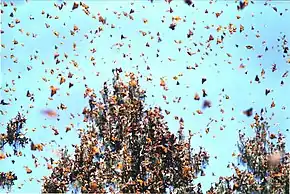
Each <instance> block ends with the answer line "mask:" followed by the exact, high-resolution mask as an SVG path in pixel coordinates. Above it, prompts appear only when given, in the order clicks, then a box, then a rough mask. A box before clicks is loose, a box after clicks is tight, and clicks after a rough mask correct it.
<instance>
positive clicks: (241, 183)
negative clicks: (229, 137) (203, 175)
mask: <svg viewBox="0 0 290 194" xmlns="http://www.w3.org/2000/svg"><path fill="white" fill-rule="evenodd" d="M254 120H255V122H254V123H253V124H252V125H251V127H252V128H254V130H255V136H254V137H252V138H246V137H245V134H244V133H242V132H241V131H240V132H239V139H240V141H239V144H238V147H239V150H240V154H239V160H240V162H241V163H242V164H243V165H245V166H246V167H247V169H246V170H241V169H239V167H238V166H235V165H234V164H233V165H232V166H233V167H234V169H235V174H233V175H232V176H230V177H221V178H220V180H219V182H218V183H216V184H215V185H214V186H212V187H211V189H210V190H209V191H208V193H232V192H234V191H236V192H237V193H261V194H262V193H283V194H284V193H285V194H286V193H289V177H290V174H289V171H290V170H289V169H290V155H289V153H286V152H285V141H284V140H285V137H284V136H283V135H282V134H281V133H278V134H277V135H275V134H274V133H271V132H270V130H269V125H268V123H267V121H265V119H264V118H263V116H262V115H261V116H259V115H258V114H256V115H255V117H254Z"/></svg>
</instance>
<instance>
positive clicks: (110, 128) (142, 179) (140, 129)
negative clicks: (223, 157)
mask: <svg viewBox="0 0 290 194" xmlns="http://www.w3.org/2000/svg"><path fill="white" fill-rule="evenodd" d="M121 72H122V70H121V69H116V70H113V73H114V77H113V87H109V86H108V85H107V83H106V82H105V83H104V87H103V90H101V91H100V92H101V95H102V99H101V100H99V101H96V94H95V93H93V91H92V90H89V89H88V93H87V94H88V96H89V97H90V100H89V105H90V107H89V108H87V107H85V108H84V111H83V114H84V116H85V119H84V121H88V122H89V123H90V126H91V127H89V129H87V130H86V131H84V132H82V133H81V134H80V138H81V143H80V145H74V147H75V153H74V156H72V155H68V154H63V156H62V157H61V159H60V160H59V164H58V165H57V166H56V167H55V168H54V169H53V171H52V174H51V175H50V176H49V177H45V182H44V184H43V190H42V191H43V192H49V193H57V192H66V191H68V190H69V186H73V188H74V189H75V190H78V189H80V190H81V192H86V193H87V192H97V193H104V192H114V191H118V192H121V193H164V192H165V191H166V189H168V188H170V189H171V190H174V191H175V192H176V193H184V192H191V191H193V190H194V191H195V192H197V193H201V185H200V184H198V185H194V184H193V180H194V179H195V178H197V176H198V175H199V174H202V175H204V172H203V169H204V168H205V166H206V164H207V163H208V159H209V156H208V154H207V152H206V151H204V149H203V148H200V149H199V150H198V152H197V153H193V149H192V148H191V146H190V143H189V141H190V138H191V136H190V137H189V139H188V140H185V139H184V138H183V128H184V127H183V120H182V119H181V120H180V129H179V137H176V136H175V135H174V134H172V133H171V132H170V131H169V129H168V127H167V125H166V122H165V121H164V116H163V115H162V110H161V108H159V107H154V108H148V109H146V108H145V103H144V100H145V97H146V95H145V91H144V90H142V89H140V87H139V84H138V79H137V77H136V76H135V75H134V74H133V73H130V74H127V75H126V76H127V77H129V79H130V80H129V82H128V83H125V82H123V81H122V80H121V78H120V75H119V74H120V73H121Z"/></svg>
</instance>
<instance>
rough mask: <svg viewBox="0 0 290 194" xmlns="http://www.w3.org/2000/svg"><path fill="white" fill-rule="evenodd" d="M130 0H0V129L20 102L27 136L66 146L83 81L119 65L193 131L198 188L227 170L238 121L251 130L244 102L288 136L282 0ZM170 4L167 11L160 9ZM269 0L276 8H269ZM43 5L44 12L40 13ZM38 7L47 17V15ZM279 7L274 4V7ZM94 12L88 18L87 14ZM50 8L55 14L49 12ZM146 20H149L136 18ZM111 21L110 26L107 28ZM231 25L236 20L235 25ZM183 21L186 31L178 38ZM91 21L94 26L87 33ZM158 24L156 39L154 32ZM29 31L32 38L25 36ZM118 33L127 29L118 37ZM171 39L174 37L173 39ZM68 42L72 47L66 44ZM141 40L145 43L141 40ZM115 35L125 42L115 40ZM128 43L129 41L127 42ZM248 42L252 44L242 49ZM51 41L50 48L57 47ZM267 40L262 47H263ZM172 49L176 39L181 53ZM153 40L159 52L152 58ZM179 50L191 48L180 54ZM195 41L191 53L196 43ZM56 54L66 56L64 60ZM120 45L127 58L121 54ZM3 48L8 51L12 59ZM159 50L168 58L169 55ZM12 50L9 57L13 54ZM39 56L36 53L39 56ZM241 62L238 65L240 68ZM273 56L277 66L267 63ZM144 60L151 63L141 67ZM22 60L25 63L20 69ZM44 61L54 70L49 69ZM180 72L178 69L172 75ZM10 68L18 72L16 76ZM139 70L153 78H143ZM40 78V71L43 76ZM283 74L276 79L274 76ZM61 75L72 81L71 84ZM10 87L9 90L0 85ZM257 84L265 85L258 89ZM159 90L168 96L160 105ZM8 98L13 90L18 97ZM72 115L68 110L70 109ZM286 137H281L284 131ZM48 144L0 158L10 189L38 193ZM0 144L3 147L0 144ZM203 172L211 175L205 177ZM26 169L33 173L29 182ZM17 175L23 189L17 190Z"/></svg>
mask: <svg viewBox="0 0 290 194" xmlns="http://www.w3.org/2000/svg"><path fill="white" fill-rule="evenodd" d="M1 2H2V1H1ZM131 2H133V1H126V0H118V1H117V0H115V1H110V0H107V1H105V0H104V1H97V0H96V1H87V2H85V3H86V4H87V5H88V6H89V7H90V8H89V10H90V12H91V14H90V16H87V15H86V14H85V13H84V12H83V11H82V9H81V8H78V9H76V10H74V11H71V8H72V4H73V2H72V1H68V2H67V6H65V7H64V8H63V9H62V10H59V9H58V8H56V7H55V6H54V1H40V0H38V1H32V0H30V1H29V3H26V2H23V1H20V0H19V1H14V6H15V7H16V8H17V11H16V12H14V17H10V13H11V12H12V11H13V7H11V6H10V4H9V6H8V7H3V6H2V5H1V9H2V10H3V14H1V17H2V18H1V29H2V30H3V31H4V33H3V34H1V45H5V48H3V46H2V47H1V77H0V78H1V79H0V80H1V99H4V100H5V101H6V102H10V103H11V105H9V106H0V110H1V111H3V112H4V113H5V114H4V115H0V123H1V128H0V133H3V132H4V131H5V127H6V123H7V122H8V120H9V119H11V118H13V117H15V116H16V114H17V112H18V111H20V112H22V113H24V114H25V115H26V117H27V124H26V126H25V128H27V136H29V137H31V138H32V140H33V141H34V142H35V143H47V144H48V142H50V141H51V140H55V141H56V142H57V144H58V145H59V146H60V147H63V146H64V145H68V146H69V148H70V149H71V146H70V145H71V144H75V143H77V142H78V141H79V140H78V138H77V130H78V129H79V128H85V127H86V126H85V125H84V124H83V123H82V120H83V117H82V115H81V112H82V110H83V108H84V106H87V104H88V100H87V99H84V97H83V94H84V91H85V84H87V85H88V87H91V88H94V89H95V91H98V90H99V89H100V88H101V86H102V84H103V82H104V81H107V80H111V78H112V72H111V70H112V68H116V67H122V69H123V71H126V72H127V71H133V72H138V71H139V72H140V73H139V74H140V75H142V79H141V86H142V87H143V88H144V89H146V90H147V96H148V98H147V101H146V102H147V104H148V106H161V107H162V109H166V110H169V111H170V112H171V113H170V114H169V115H166V116H165V119H166V121H167V122H168V125H169V127H170V130H171V131H173V132H176V131H177V130H178V127H179V123H178V120H174V116H179V117H182V118H183V119H184V121H185V128H186V129H191V130H192V131H193V132H194V133H196V134H197V135H195V136H194V138H193V140H192V145H193V146H195V147H196V148H198V146H199V145H200V146H203V147H205V148H206V149H207V150H208V152H209V154H210V155H211V156H212V157H211V160H210V165H209V167H208V168H207V170H206V176H205V177H202V178H199V179H197V180H196V181H197V182H198V181H200V182H201V183H202V184H203V187H204V188H205V189H208V188H209V187H210V183H211V182H215V181H216V180H218V177H219V176H226V175H229V174H230V173H231V171H230V170H229V169H227V168H226V166H227V164H228V162H230V161H235V160H236V158H233V157H232V153H233V152H236V153H237V147H236V146H235V144H236V142H237V140H238V130H239V129H242V130H244V131H245V132H246V133H247V134H249V135H250V134H252V130H251V128H250V127H249V125H250V123H251V122H252V121H253V119H252V118H248V117H246V116H245V115H244V114H242V112H243V111H244V110H246V109H248V108H250V107H253V108H254V111H255V112H258V113H259V112H260V109H261V108H265V107H266V108H267V110H268V113H267V114H266V115H267V116H268V117H271V115H272V114H273V116H272V117H271V118H272V119H271V120H270V124H271V130H273V131H274V132H277V131H278V130H281V131H284V132H285V135H286V137H287V136H289V135H288V133H287V132H286V129H287V128H289V126H290V121H289V119H288V118H287V117H288V116H289V115H290V110H289V106H290V101H289V100H288V98H289V97H288V96H290V80H289V77H285V76H284V77H283V78H282V75H283V74H284V73H285V72H286V71H288V70H289V66H290V64H289V63H287V59H288V60H289V59H290V56H288V57H285V58H284V57H283V50H281V47H282V42H283V40H282V37H283V36H284V35H285V36H286V39H287V38H288V40H289V36H290V31H289V19H290V13H289V11H286V10H287V9H290V3H287V2H286V1H284V2H283V1H273V2H272V3H268V4H267V5H264V2H265V1H255V4H250V5H249V6H248V7H246V8H245V9H244V10H242V11H238V10H237V8H236V6H237V3H234V2H230V1H228V2H227V1H217V2H213V3H211V4H210V3H209V1H206V0H204V1H203V0H199V1H195V7H194V8H193V7H189V6H187V5H186V4H184V3H183V1H182V0H179V1H177V0H174V1H172V2H171V3H170V4H167V3H165V2H164V1H156V2H154V3H153V4H151V3H150V2H148V1H145V0H144V1H141V0H140V1H134V4H131ZM170 7H171V8H172V10H173V13H170V12H168V11H167V10H169V8H170ZM273 7H276V8H277V12H276V11H275V10H274V9H273ZM130 9H133V10H134V11H135V12H134V13H132V14H131V15H132V16H133V18H134V19H133V20H132V19H130V18H129V17H128V16H127V17H126V16H125V15H126V14H124V13H125V12H126V13H128V14H129V12H130ZM42 10H44V12H45V14H42V13H41V12H42ZM206 10H207V12H208V13H206ZM114 12H115V13H114ZM221 12H222V14H221V15H220V16H219V17H216V13H221ZM47 13H48V14H49V15H51V16H52V19H49V18H47V17H46V16H47ZM280 13H283V14H282V16H281V15H280ZM98 14H100V15H101V16H102V17H103V18H105V19H106V21H107V23H108V25H103V24H102V23H100V22H99V21H98ZM93 15H95V16H96V17H97V19H93V18H92V16H93ZM55 16H58V17H59V18H58V19H55ZM173 16H179V17H181V18H182V20H181V21H178V22H177V26H176V28H175V30H171V29H170V28H169V25H170V24H171V23H172V17H173ZM238 16H239V17H240V19H238V18H237V17H238ZM32 18H34V19H32ZM16 19H19V20H20V23H18V24H15V20H16ZM145 19H146V20H147V21H148V22H144V20H145ZM183 19H184V20H185V21H183ZM161 20H164V22H162V21H161ZM12 21H14V24H15V27H14V28H10V27H9V26H8V24H9V23H10V24H11V23H12ZM64 24H65V25H64ZM112 24H113V25H114V26H115V28H111V25H112ZM229 24H233V25H235V26H236V27H237V30H236V32H234V33H232V34H230V33H229V30H228V29H225V28H224V27H228V26H229ZM48 25H49V28H47V27H48ZM74 25H76V26H77V27H78V28H79V31H78V32H75V35H74V36H72V35H71V33H70V31H71V30H73V28H74ZM240 25H243V27H244V31H242V32H240ZM218 26H222V29H221V30H220V31H219V32H217V30H216V29H217V28H218ZM99 27H102V29H103V31H102V32H99V33H96V34H95V33H94V32H95V31H96V30H97V29H98V28H99ZM19 29H22V30H23V32H21V31H20V30H19ZM189 29H191V31H192V32H193V36H191V37H190V38H187V33H188V30H189ZM91 30H92V32H93V33H90V31H91ZM55 31H56V32H58V33H59V37H57V36H55V34H54V32H55ZM140 31H143V32H146V33H147V35H145V36H143V35H142V33H140ZM27 32H28V33H30V35H29V36H27V35H26V33H27ZM158 32H159V34H160V38H161V39H162V41H161V42H158V41H157V40H158V37H157V33H158ZM223 32H224V34H225V35H223ZM150 33H151V34H150ZM33 34H35V35H36V37H33ZM122 34H123V35H124V36H125V37H127V38H126V39H122V40H121V35H122ZM210 35H212V36H213V37H214V40H213V41H211V42H210V43H209V42H207V41H208V39H209V36H210ZM221 35H223V36H224V39H223V43H221V44H216V40H217V38H221ZM63 36H65V38H63ZM151 36H153V39H151ZM86 37H87V38H86ZM278 39H280V41H278ZM13 40H17V41H18V44H16V45H15V44H13ZM91 40H93V42H91ZM179 40H181V42H182V43H181V44H178V43H176V42H179ZM74 42H75V43H76V51H74V50H73V43H74ZM147 42H148V43H149V45H150V47H146V43H147ZM116 43H122V44H124V45H123V46H122V47H120V46H118V45H117V46H114V45H115V44H116ZM21 44H24V46H22V45H21ZM128 44H130V45H131V47H130V48H129V46H128ZM208 44H210V45H209V46H208ZM236 45H238V46H236ZM248 45H251V46H253V48H252V49H247V48H246V46H248ZM55 46H57V47H58V49H57V50H55ZM266 47H267V48H268V51H266V52H265V48H266ZM12 48H13V50H12ZM93 48H95V49H96V52H95V53H92V52H91V51H90V50H92V49H93ZM178 48H181V49H180V52H179V51H178ZM158 49H159V50H160V52H159V57H156V54H157V50H158ZM187 49H190V51H191V52H194V53H196V54H193V55H192V56H189V55H188V54H187ZM198 49H199V51H200V52H197V51H198ZM36 52H37V53H36ZM56 52H58V53H59V54H60V56H59V59H60V61H61V60H64V61H63V62H60V63H59V64H56V63H55V60H54V54H55V53H56ZM64 53H66V54H67V55H68V58H67V59H65V57H64ZM142 53H143V56H142ZM206 53H207V54H206ZM123 54H125V55H128V57H125V58H124V57H123ZM11 55H14V57H15V58H12V59H11ZM34 55H36V56H37V59H33V60H30V56H32V58H33V56H34ZM259 55H260V56H259ZM92 56H93V57H94V58H95V62H96V64H95V66H94V65H93V62H92V61H91V60H90V58H91V57H92ZM130 57H131V58H132V60H130V59H129V58H130ZM168 58H170V59H174V60H171V61H170V60H169V59H168ZM15 59H17V61H18V62H17V63H14V62H13V61H14V60H15ZM71 60H75V61H77V62H78V67H74V65H73V64H72V63H71ZM41 61H44V64H42V63H41ZM241 64H243V65H244V68H241ZM273 64H276V66H277V70H276V71H274V72H272V65H273ZM195 65H198V67H196V68H195V69H187V68H186V67H187V66H192V67H195ZM147 66H149V67H150V70H147ZM27 67H32V69H31V70H30V71H28V70H27ZM9 69H10V70H11V71H9ZM51 69H54V74H53V75H51V74H50V70H51ZM262 69H264V71H265V75H264V76H261V71H262ZM45 70H47V72H45ZM68 72H71V73H73V74H74V76H73V78H71V79H68V78H67V75H68ZM245 72H247V74H246V73H245ZM58 74H62V75H63V76H65V77H66V82H65V83H64V84H62V85H60V84H59V80H60V77H59V76H58ZM150 74H151V75H150ZM179 74H182V76H178V75H179ZM18 75H20V76H21V78H20V79H19V78H18ZM256 75H258V76H259V78H260V83H257V82H256V81H255V77H256ZM83 76H85V77H86V80H84V79H83ZM148 76H151V77H152V79H153V80H152V81H146V78H147V77H148ZM174 76H178V81H179V83H180V85H176V81H175V80H174V79H173V77H174ZM161 77H166V83H167V86H168V91H165V90H163V88H162V87H160V85H159V84H160V78H161ZM203 77H206V79H207V81H206V82H205V83H204V84H201V80H202V78H203ZM43 78H46V79H47V82H45V81H44V80H43ZM12 80H14V81H12ZM282 80H283V81H284V85H283V86H281V84H280V82H281V81H282ZM251 81H252V83H251ZM12 82H14V84H15V85H13V84H12ZM69 82H71V83H73V84H74V86H73V87H71V88H70V89H69V87H68V84H69ZM6 84H7V86H6ZM51 85H53V86H56V87H59V88H60V89H59V91H58V92H57V94H56V95H55V96H53V99H52V100H49V99H48V98H49V97H50V89H49V87H50V86H51ZM9 88H10V89H11V90H10V91H9V92H5V91H4V90H5V89H9ZM13 88H14V89H15V90H13ZM223 88H224V92H222V89H223ZM266 88H268V89H270V90H271V92H270V94H268V95H267V96H266V95H265V89H266ZM202 89H205V90H206V92H207V94H208V96H207V97H206V98H202ZM27 90H29V91H30V93H32V94H34V96H35V102H32V101H29V98H27V97H26V93H27ZM67 93H69V95H67ZM195 93H198V94H199V95H200V96H201V100H200V101H196V100H194V95H195ZM152 95H154V96H152ZM163 95H165V96H166V97H167V101H168V102H169V103H168V104H166V101H165V100H164V99H163V97H162V96H163ZM226 96H229V99H226ZM178 97H181V101H180V102H179V103H174V102H173V100H174V99H175V98H178ZM14 98H17V101H15V99H14ZM204 99H207V100H210V101H211V102H212V107H211V108H209V109H206V110H202V111H203V114H200V115H199V114H195V115H193V113H194V112H195V113H196V110H197V109H201V107H202V102H203V100H204ZM9 100H11V101H9ZM272 101H274V102H275V104H276V106H275V107H274V108H270V106H271V103H272ZM60 103H63V104H65V105H66V106H67V107H68V108H67V110H57V107H58V106H59V105H60ZM30 105H33V108H30ZM21 106H23V108H21ZM283 107H284V108H283ZM47 108H49V109H53V110H56V111H57V113H58V117H57V118H58V119H59V121H58V120H57V119H56V118H47V117H45V116H44V115H43V114H41V110H43V109H47ZM221 109H223V111H224V113H222V111H221ZM232 109H234V110H232ZM27 111H28V113H26V112H27ZM71 114H73V115H74V116H75V117H74V118H72V116H71ZM78 114H80V116H78ZM211 118H212V119H214V120H216V122H212V123H211V124H209V126H208V127H209V133H208V134H206V133H205V128H206V127H207V124H208V123H209V122H210V119H211ZM232 118H234V119H232ZM70 124H74V127H73V128H72V130H71V131H69V132H68V133H66V132H65V127H66V126H68V125H70ZM43 126H46V128H45V127H43ZM52 127H55V128H57V129H58V130H59V133H60V134H59V135H58V136H54V135H53V131H52V130H51V128H52ZM221 127H223V130H221ZM33 129H35V131H34V132H33ZM200 135H201V136H200ZM60 138H62V139H60ZM287 139H288V140H289V137H287ZM56 148H57V147H56V144H55V145H54V144H52V145H47V146H46V147H45V149H44V151H43V152H32V151H30V147H29V146H28V147H27V148H26V149H24V150H23V153H24V154H25V155H26V157H20V158H16V159H15V157H11V158H7V159H6V160H2V161H0V170H1V171H8V170H14V171H15V173H16V174H17V176H18V178H19V180H18V181H17V182H16V183H17V184H16V187H14V188H13V192H17V193H32V192H33V193H39V192H40V188H41V184H40V183H38V182H37V181H36V179H38V180H39V179H40V178H41V177H42V176H44V175H48V174H49V170H47V169H46V166H45V160H44V159H43V156H45V157H47V158H49V157H50V156H53V157H56V154H55V152H53V151H52V150H53V149H56ZM287 148H289V144H288V147H287ZM288 150H289V149H288ZM4 151H5V152H10V151H11V150H10V149H9V148H8V147H6V148H5V150H4ZM31 154H34V155H35V156H36V158H38V162H39V163H40V166H39V167H38V168H35V167H34V162H33V159H32V157H31ZM214 156H217V159H214ZM12 159H15V160H16V163H15V164H14V165H12V163H11V160H12ZM43 165H44V166H43ZM24 166H28V167H30V168H31V169H32V170H33V172H32V173H31V174H29V175H27V174H26V172H25V168H24ZM212 172H214V173H215V174H216V176H212ZM32 177H33V178H34V180H32V181H29V178H32ZM22 183H24V185H23V187H22V189H21V190H19V189H17V186H19V185H20V184H22Z"/></svg>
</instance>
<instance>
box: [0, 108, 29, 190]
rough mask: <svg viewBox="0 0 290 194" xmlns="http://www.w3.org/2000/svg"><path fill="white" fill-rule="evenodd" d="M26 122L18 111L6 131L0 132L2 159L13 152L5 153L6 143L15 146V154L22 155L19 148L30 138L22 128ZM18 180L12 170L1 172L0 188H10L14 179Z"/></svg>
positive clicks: (0, 158)
mask: <svg viewBox="0 0 290 194" xmlns="http://www.w3.org/2000/svg"><path fill="white" fill-rule="evenodd" d="M25 122H26V118H25V117H24V116H23V115H22V114H20V113H18V114H17V116H16V117H15V118H14V119H11V120H10V121H9V122H8V124H7V127H6V133H1V134H0V160H3V159H5V158H6V157H10V156H11V154H8V153H6V154H4V152H3V151H4V148H5V145H9V146H11V147H12V148H13V151H14V155H17V156H20V155H22V153H21V151H19V148H24V147H25V146H26V144H28V143H29V140H30V139H28V138H27V137H26V136H25V134H24V133H23V131H22V129H23V127H24V124H25ZM15 180H17V176H16V175H15V174H14V173H13V172H12V171H9V172H0V188H3V189H5V188H7V189H8V190H9V189H11V187H12V186H13V185H14V181H15Z"/></svg>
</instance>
